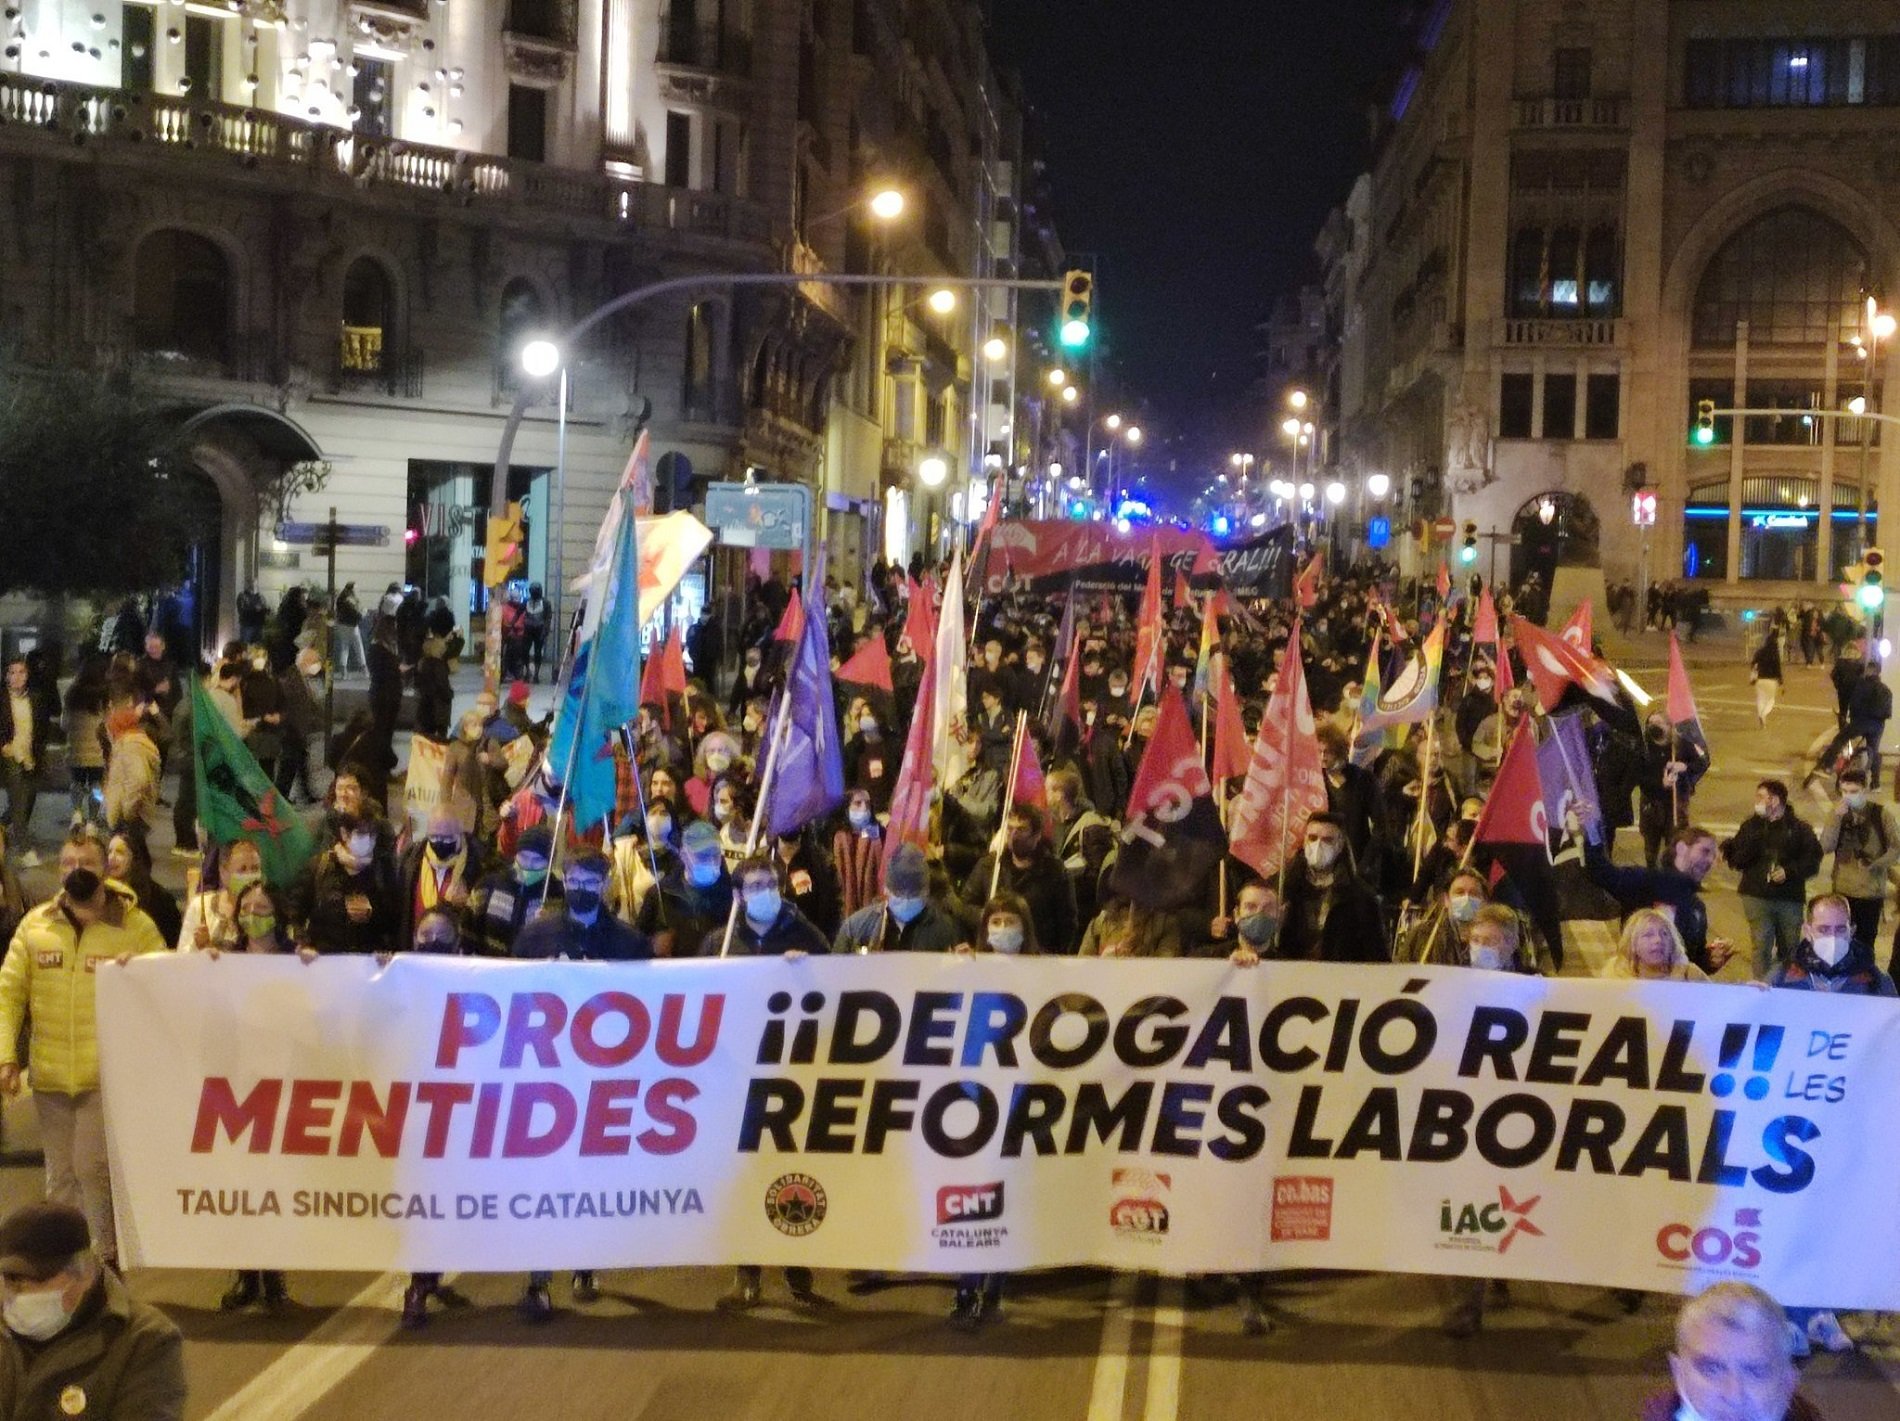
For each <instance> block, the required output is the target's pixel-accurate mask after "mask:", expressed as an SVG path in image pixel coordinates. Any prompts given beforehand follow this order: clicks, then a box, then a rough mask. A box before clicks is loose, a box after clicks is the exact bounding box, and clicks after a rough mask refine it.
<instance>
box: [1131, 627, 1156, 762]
mask: <svg viewBox="0 0 1900 1421" xmlns="http://www.w3.org/2000/svg"><path fill="white" fill-rule="evenodd" d="M1160 654H1161V628H1160V627H1156V628H1155V639H1154V644H1153V645H1151V646H1150V647H1149V648H1148V664H1147V665H1146V666H1144V667H1142V668H1141V684H1140V685H1139V686H1137V687H1136V688H1135V703H1134V704H1133V705H1132V706H1130V707H1129V708H1128V734H1126V735H1124V736H1123V737H1122V749H1124V750H1126V749H1127V748H1128V747H1129V746H1130V745H1133V744H1134V743H1135V717H1136V714H1137V713H1138V712H1139V711H1140V710H1141V703H1142V701H1143V700H1145V699H1146V698H1147V695H1148V678H1149V674H1150V673H1151V672H1152V671H1153V670H1154V664H1155V658H1156V657H1157V656H1159V655H1160Z"/></svg>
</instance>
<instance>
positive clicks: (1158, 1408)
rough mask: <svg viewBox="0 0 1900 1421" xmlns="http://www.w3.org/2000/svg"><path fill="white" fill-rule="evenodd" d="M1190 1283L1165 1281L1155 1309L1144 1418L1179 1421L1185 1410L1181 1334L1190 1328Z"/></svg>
mask: <svg viewBox="0 0 1900 1421" xmlns="http://www.w3.org/2000/svg"><path fill="white" fill-rule="evenodd" d="M1186 1288H1187V1285H1186V1284H1185V1283H1183V1282H1182V1280H1181V1279H1179V1278H1165V1279H1163V1280H1162V1282H1161V1293H1160V1298H1159V1301H1158V1302H1157V1303H1156V1304H1155V1312H1154V1343H1153V1345H1152V1347H1151V1349H1150V1351H1149V1354H1148V1400H1147V1404H1146V1406H1145V1407H1144V1408H1143V1410H1142V1413H1141V1414H1142V1421H1175V1418H1176V1417H1177V1416H1179V1415H1180V1412H1181V1335H1182V1333H1184V1332H1185V1331H1186V1330H1187V1310H1186V1308H1185V1307H1184V1305H1183V1304H1184V1302H1185V1297H1186Z"/></svg>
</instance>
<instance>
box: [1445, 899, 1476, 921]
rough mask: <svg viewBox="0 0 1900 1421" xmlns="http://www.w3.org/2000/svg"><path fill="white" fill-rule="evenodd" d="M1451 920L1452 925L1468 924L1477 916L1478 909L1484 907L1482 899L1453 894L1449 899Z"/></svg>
mask: <svg viewBox="0 0 1900 1421" xmlns="http://www.w3.org/2000/svg"><path fill="white" fill-rule="evenodd" d="M1449 902H1450V904H1451V920H1452V921H1453V922H1454V923H1468V922H1470V921H1471V920H1472V919H1473V918H1475V917H1477V916H1478V909H1480V908H1482V907H1483V906H1484V899H1482V898H1479V897H1476V896H1474V895H1472V894H1470V893H1454V894H1452V895H1451V898H1450V899H1449Z"/></svg>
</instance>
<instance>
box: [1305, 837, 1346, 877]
mask: <svg viewBox="0 0 1900 1421" xmlns="http://www.w3.org/2000/svg"><path fill="white" fill-rule="evenodd" d="M1338 858H1339V845H1338V844H1334V843H1329V842H1328V841H1326V840H1324V839H1315V840H1314V841H1313V842H1312V843H1310V844H1308V845H1307V846H1306V866H1307V867H1308V868H1316V869H1318V870H1319V871H1320V872H1322V873H1324V872H1325V871H1326V870H1327V869H1329V868H1331V867H1332V866H1333V864H1334V863H1335V862H1336V861H1337V860H1338Z"/></svg>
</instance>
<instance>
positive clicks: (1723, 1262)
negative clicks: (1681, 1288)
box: [1656, 1209, 1761, 1273]
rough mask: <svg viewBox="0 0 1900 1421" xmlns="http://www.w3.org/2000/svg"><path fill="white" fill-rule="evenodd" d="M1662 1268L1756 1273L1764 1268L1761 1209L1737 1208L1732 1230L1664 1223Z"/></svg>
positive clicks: (1660, 1232)
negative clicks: (1760, 1268) (1762, 1261)
mask: <svg viewBox="0 0 1900 1421" xmlns="http://www.w3.org/2000/svg"><path fill="white" fill-rule="evenodd" d="M1656 1251H1657V1252H1658V1253H1660V1254H1661V1255H1662V1256H1663V1261H1662V1262H1661V1263H1660V1264H1659V1265H1658V1266H1659V1267H1662V1268H1679V1269H1717V1270H1720V1271H1722V1272H1727V1273H1752V1272H1754V1270H1755V1269H1757V1268H1759V1267H1760V1266H1761V1210H1760V1209H1737V1210H1736V1211H1735V1222H1734V1225H1733V1226H1732V1227H1730V1228H1726V1229H1725V1228H1722V1227H1720V1226H1718V1225H1715V1224H1703V1225H1696V1224H1664V1225H1663V1226H1662V1227H1661V1228H1660V1229H1658V1230H1657V1231H1656Z"/></svg>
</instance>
